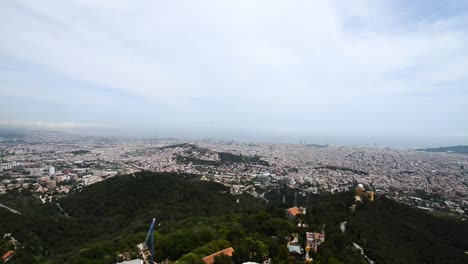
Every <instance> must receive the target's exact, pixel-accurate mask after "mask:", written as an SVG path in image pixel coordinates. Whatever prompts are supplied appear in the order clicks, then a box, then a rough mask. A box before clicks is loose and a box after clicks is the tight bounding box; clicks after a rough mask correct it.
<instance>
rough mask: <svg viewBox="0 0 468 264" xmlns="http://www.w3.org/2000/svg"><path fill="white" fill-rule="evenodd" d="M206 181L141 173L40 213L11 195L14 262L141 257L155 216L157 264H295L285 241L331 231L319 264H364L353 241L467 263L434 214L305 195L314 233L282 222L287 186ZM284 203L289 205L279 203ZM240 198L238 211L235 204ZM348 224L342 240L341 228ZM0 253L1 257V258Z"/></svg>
mask: <svg viewBox="0 0 468 264" xmlns="http://www.w3.org/2000/svg"><path fill="white" fill-rule="evenodd" d="M198 178H199V176H195V175H180V174H174V173H150V172H141V173H135V175H125V176H119V177H114V178H111V179H108V180H106V181H103V182H99V183H96V184H93V185H91V186H88V187H86V188H84V189H82V190H81V191H78V192H75V193H72V194H70V195H68V196H67V197H65V198H62V199H60V200H59V201H58V202H59V203H60V205H61V206H62V207H63V208H64V210H65V211H66V212H67V213H68V214H69V215H70V217H66V216H65V215H63V213H61V212H60V211H59V210H58V208H57V207H56V205H55V202H54V203H49V204H46V205H43V204H41V203H40V202H39V200H38V199H36V198H34V197H33V196H31V194H18V193H10V194H7V195H3V196H0V202H1V203H4V204H6V205H8V206H11V207H13V208H16V209H18V210H20V211H21V212H22V213H23V214H22V215H17V214H13V213H11V212H9V211H7V210H3V209H0V234H3V233H12V234H13V236H14V237H15V238H16V239H17V240H18V241H19V242H20V243H21V249H20V250H19V251H18V254H17V255H16V256H15V257H14V258H13V259H12V263H115V262H116V261H117V260H118V259H119V258H118V255H119V254H123V255H128V256H131V257H137V255H136V254H137V251H136V245H137V244H138V243H141V242H143V241H144V239H145V236H146V232H147V230H148V227H149V223H150V221H151V219H152V218H153V217H156V219H157V221H158V223H160V225H159V226H158V228H157V231H156V234H155V236H156V237H155V243H156V251H155V253H156V260H158V261H162V260H165V259H169V260H171V261H176V260H179V262H180V263H200V259H201V258H202V257H203V256H206V255H208V254H211V253H213V252H216V251H218V250H220V249H223V248H226V247H228V246H232V247H234V249H235V250H236V253H235V254H234V256H233V257H232V259H231V260H232V261H233V262H235V263H242V262H245V261H256V262H262V261H263V260H264V259H265V258H270V259H272V262H273V263H288V262H289V263H292V261H293V260H292V259H291V256H289V253H288V251H287V249H286V246H285V245H286V237H287V236H290V235H291V233H293V232H296V233H299V239H300V241H301V242H304V234H305V232H306V231H308V230H314V231H321V229H322V228H325V231H326V233H327V238H326V242H325V243H324V244H322V245H321V246H320V248H319V253H318V254H312V255H313V257H314V259H315V261H314V263H366V260H365V259H364V258H363V256H361V254H360V252H359V251H358V250H356V249H355V248H354V247H353V245H352V243H353V242H356V243H359V244H360V245H361V246H363V248H364V250H365V252H366V254H367V255H368V256H369V257H370V258H371V259H373V260H375V261H376V263H467V262H466V260H467V256H466V255H464V254H463V250H466V249H467V239H468V234H467V230H468V229H467V225H466V223H464V222H461V221H454V220H447V219H444V218H437V217H434V216H431V215H429V214H427V213H425V212H423V211H420V210H417V209H412V208H409V207H407V206H404V205H400V204H398V203H396V202H393V201H390V200H387V199H383V198H380V199H378V200H377V201H376V202H375V203H374V204H368V203H365V204H363V205H360V206H358V207H357V209H356V210H355V211H352V210H351V209H350V206H351V205H352V204H353V203H354V201H353V198H352V192H344V193H338V194H332V195H331V194H330V195H310V196H309V197H302V196H300V197H298V202H299V204H300V205H301V204H302V205H304V206H305V205H308V208H307V212H308V213H307V216H306V217H303V220H304V221H305V222H306V223H308V225H309V227H308V228H306V229H305V228H298V227H297V223H296V222H293V221H291V220H287V219H286V218H285V212H284V209H285V208H287V207H290V206H292V201H293V200H294V191H293V190H291V189H288V188H286V187H284V188H282V189H279V190H276V191H271V192H269V193H268V194H266V195H265V197H266V198H267V199H269V200H270V202H269V203H265V202H264V201H263V200H260V199H256V198H253V197H251V196H250V195H242V196H233V195H230V194H229V192H228V191H229V190H228V189H227V188H226V187H224V186H223V185H221V184H216V183H211V182H203V181H199V180H198ZM283 195H285V196H286V203H285V204H283V202H282V196H283ZM237 198H239V200H240V203H237V202H236V200H237ZM345 220H347V221H348V230H347V231H346V232H345V233H342V232H341V230H340V229H339V224H340V223H341V222H343V221H345ZM0 253H2V252H0Z"/></svg>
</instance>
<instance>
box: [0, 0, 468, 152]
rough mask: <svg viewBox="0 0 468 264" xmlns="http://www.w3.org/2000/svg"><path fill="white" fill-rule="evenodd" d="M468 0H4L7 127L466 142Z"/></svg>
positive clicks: (317, 140) (3, 121)
mask: <svg viewBox="0 0 468 264" xmlns="http://www.w3.org/2000/svg"><path fill="white" fill-rule="evenodd" d="M467 10H468V2H466V3H462V2H455V1H447V2H440V1H417V2H408V1H312V2H311V1H297V2H290V1H255V2H254V1H203V2H198V1H197V2H185V1H169V2H167V1H131V2H126V1H79V2H75V1H65V2H63V1H41V2H31V1H4V2H2V3H0V17H1V18H0V21H1V22H2V23H0V33H1V41H0V96H1V98H2V103H1V104H0V127H12V128H25V129H40V130H56V131H66V132H72V133H77V134H88V135H118V136H165V137H166V136H167V137H176V138H180V137H192V138H204V137H206V138H209V137H211V138H226V139H236V140H246V141H272V142H289V143H298V142H299V141H300V140H307V142H308V143H311V144H333V145H374V144H377V145H389V146H414V147H422V146H427V147H433V146H446V145H468V122H466V121H467V117H468V103H467V102H468V71H467V70H466V69H467V68H468V49H466V43H468V27H467V25H468V11H467Z"/></svg>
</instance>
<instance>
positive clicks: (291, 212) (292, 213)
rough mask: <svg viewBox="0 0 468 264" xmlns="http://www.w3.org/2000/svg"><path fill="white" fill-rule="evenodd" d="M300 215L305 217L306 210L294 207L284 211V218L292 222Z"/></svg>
mask: <svg viewBox="0 0 468 264" xmlns="http://www.w3.org/2000/svg"><path fill="white" fill-rule="evenodd" d="M300 214H303V215H305V214H306V209H305V208H302V207H296V206H294V207H291V208H289V209H286V217H287V218H289V219H292V220H294V219H296V217H297V216H298V215H300Z"/></svg>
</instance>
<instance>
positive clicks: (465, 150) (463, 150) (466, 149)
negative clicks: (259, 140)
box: [417, 145, 468, 154]
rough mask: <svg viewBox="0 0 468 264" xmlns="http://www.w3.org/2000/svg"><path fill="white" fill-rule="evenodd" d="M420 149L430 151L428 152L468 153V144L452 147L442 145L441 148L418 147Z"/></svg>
mask: <svg viewBox="0 0 468 264" xmlns="http://www.w3.org/2000/svg"><path fill="white" fill-rule="evenodd" d="M417 150H418V151H428V152H449V153H461V154H468V146H462V145H460V146H451V147H440V148H426V149H417Z"/></svg>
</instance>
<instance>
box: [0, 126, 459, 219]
mask: <svg viewBox="0 0 468 264" xmlns="http://www.w3.org/2000/svg"><path fill="white" fill-rule="evenodd" d="M220 153H231V154H234V155H239V156H241V157H260V159H261V161H262V162H252V161H251V160H252V159H245V160H243V159H242V160H241V161H240V162H237V161H230V162H221V159H220V155H219V154H220ZM140 170H149V171H158V172H185V173H194V174H201V175H204V177H205V178H206V179H207V180H210V181H216V182H220V183H223V184H225V185H227V186H229V187H230V188H231V191H232V192H233V193H244V192H248V193H251V194H252V195H254V196H258V197H262V194H264V192H265V190H269V189H274V188H277V187H278V186H279V185H286V186H289V187H291V188H294V189H298V190H301V191H302V192H306V193H324V192H331V193H334V192H339V191H345V190H349V189H351V188H353V187H354V186H355V184H356V183H357V182H360V183H363V184H364V185H366V186H369V189H372V190H374V191H375V193H376V194H384V195H386V196H388V197H391V198H393V199H395V200H398V201H401V202H404V203H407V204H410V205H415V206H420V207H424V208H428V209H430V210H448V211H453V212H456V213H460V214H465V212H466V211H467V210H468V198H467V197H468V155H462V154H456V153H433V152H424V151H416V150H413V149H401V148H400V149H397V148H384V147H336V146H317V145H306V144H273V143H244V142H234V141H225V140H192V141H191V143H190V144H188V143H184V142H183V141H180V140H176V139H159V138H108V137H82V136H74V135H60V134H52V135H46V134H32V135H28V136H24V137H22V138H20V139H18V140H9V141H8V140H3V142H2V143H1V144H0V193H4V192H6V191H8V190H10V189H22V188H25V189H31V190H32V191H37V192H49V193H54V192H57V190H58V189H59V187H60V186H70V188H75V187H79V186H84V185H89V184H94V183H96V182H99V181H102V180H105V179H107V178H109V177H113V176H116V175H119V174H129V173H133V172H136V171H140ZM65 189H66V188H65ZM421 193H424V194H427V195H420V194H421ZM412 197H418V198H420V199H422V201H416V200H414V199H413V198H412ZM428 197H440V199H431V198H428Z"/></svg>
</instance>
